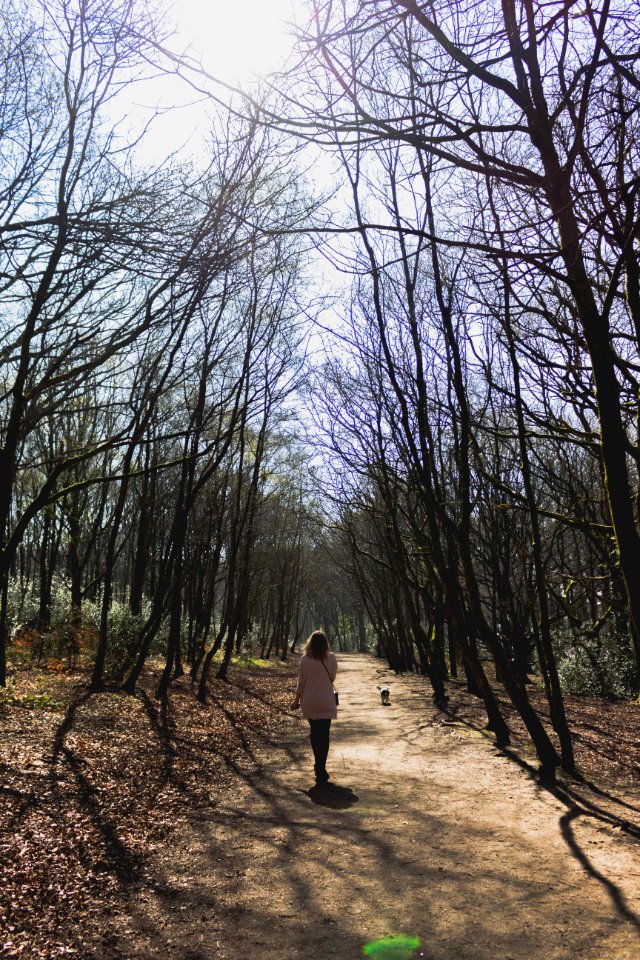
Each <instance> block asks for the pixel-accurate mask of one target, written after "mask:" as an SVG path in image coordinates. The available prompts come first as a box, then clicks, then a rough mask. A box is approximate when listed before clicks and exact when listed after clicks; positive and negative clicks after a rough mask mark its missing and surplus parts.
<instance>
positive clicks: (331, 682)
mask: <svg viewBox="0 0 640 960" xmlns="http://www.w3.org/2000/svg"><path fill="white" fill-rule="evenodd" d="M320 663H321V664H322V666H323V667H324V668H325V670H326V671H327V676H328V677H329V682H330V684H331V689H332V690H333V689H334V686H333V680H332V679H331V674H330V673H329V670H328V668H327V665H326V663H325V662H324V660H321V661H320Z"/></svg>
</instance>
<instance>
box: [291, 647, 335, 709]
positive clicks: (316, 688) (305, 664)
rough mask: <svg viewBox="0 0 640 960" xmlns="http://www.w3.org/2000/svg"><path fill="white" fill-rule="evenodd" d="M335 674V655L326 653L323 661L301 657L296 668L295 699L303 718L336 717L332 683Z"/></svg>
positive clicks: (305, 656)
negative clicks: (298, 703) (296, 684)
mask: <svg viewBox="0 0 640 960" xmlns="http://www.w3.org/2000/svg"><path fill="white" fill-rule="evenodd" d="M325 666H326V670H325ZM327 670H328V671H329V676H327ZM337 672H338V661H337V660H336V655H335V653H328V654H327V656H326V657H325V659H324V660H316V659H315V657H309V656H307V654H305V655H304V656H303V657H302V659H301V660H300V665H299V667H298V689H297V690H296V698H297V699H298V700H299V701H300V708H301V710H302V716H303V717H306V718H307V719H308V720H333V719H334V718H335V717H337V716H338V708H337V707H336V698H335V694H334V692H333V683H332V681H333V680H335V676H336V673H337Z"/></svg>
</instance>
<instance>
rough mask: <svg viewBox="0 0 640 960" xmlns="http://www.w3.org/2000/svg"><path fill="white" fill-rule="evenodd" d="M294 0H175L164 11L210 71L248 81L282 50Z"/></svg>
mask: <svg viewBox="0 0 640 960" xmlns="http://www.w3.org/2000/svg"><path fill="white" fill-rule="evenodd" d="M294 2H295V0H235V2H234V0H174V3H173V5H171V6H170V7H169V8H168V16H169V18H170V20H172V21H173V22H175V24H176V26H177V28H178V30H179V34H180V38H181V39H183V40H184V42H185V43H188V44H190V45H193V50H194V53H198V54H199V55H200V56H201V57H202V59H203V61H204V64H205V66H206V67H207V69H208V70H209V71H210V72H211V73H213V74H215V75H216V76H218V77H220V79H223V80H226V81H229V82H231V83H238V82H240V83H247V82H249V81H251V80H252V79H254V78H255V77H256V75H258V76H259V75H263V74H265V73H268V72H269V71H270V70H272V69H274V68H275V67H277V66H278V63H279V61H280V59H281V58H282V57H283V56H284V55H285V54H286V51H287V48H288V46H289V45H290V43H291V40H290V37H289V36H287V29H288V28H287V21H291V20H292V19H293V14H294V9H293V8H294Z"/></svg>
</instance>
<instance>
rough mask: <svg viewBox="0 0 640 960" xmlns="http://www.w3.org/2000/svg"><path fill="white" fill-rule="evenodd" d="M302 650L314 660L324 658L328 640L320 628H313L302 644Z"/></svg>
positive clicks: (327, 648)
mask: <svg viewBox="0 0 640 960" xmlns="http://www.w3.org/2000/svg"><path fill="white" fill-rule="evenodd" d="M304 652H305V653H306V655H307V656H308V657H313V658H314V659H315V660H324V658H325V657H326V655H327V654H328V653H329V641H328V640H327V638H326V636H325V634H324V633H323V632H322V630H314V631H313V633H312V634H311V636H310V637H309V639H308V640H307V642H306V643H305V645H304Z"/></svg>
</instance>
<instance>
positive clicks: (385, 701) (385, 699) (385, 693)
mask: <svg viewBox="0 0 640 960" xmlns="http://www.w3.org/2000/svg"><path fill="white" fill-rule="evenodd" d="M378 690H379V691H380V699H381V700H382V706H383V707H388V706H389V697H390V696H391V690H389V687H378Z"/></svg>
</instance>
